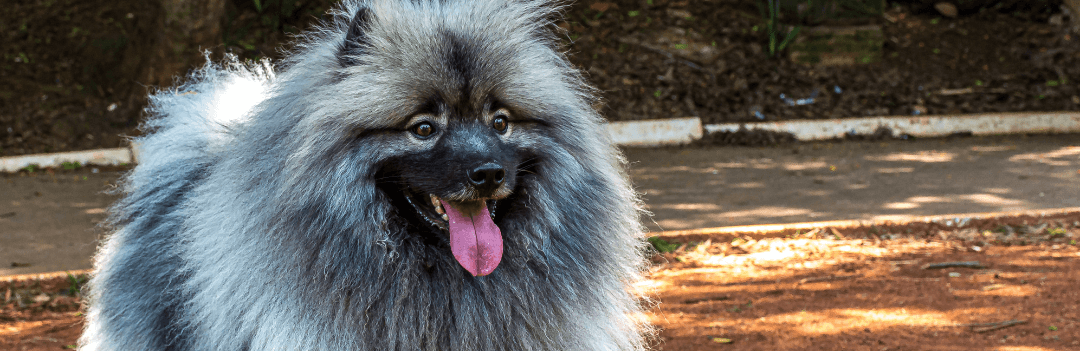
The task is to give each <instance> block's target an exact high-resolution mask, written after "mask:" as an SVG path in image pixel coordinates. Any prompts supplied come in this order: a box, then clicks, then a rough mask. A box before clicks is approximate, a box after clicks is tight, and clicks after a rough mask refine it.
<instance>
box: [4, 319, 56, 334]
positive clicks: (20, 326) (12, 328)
mask: <svg viewBox="0 0 1080 351" xmlns="http://www.w3.org/2000/svg"><path fill="white" fill-rule="evenodd" d="M45 323H47V322H46V321H35V322H15V323H12V324H7V325H4V326H0V336H14V335H17V334H19V333H20V332H22V331H23V330H26V329H30V328H35V327H40V326H42V325H45Z"/></svg>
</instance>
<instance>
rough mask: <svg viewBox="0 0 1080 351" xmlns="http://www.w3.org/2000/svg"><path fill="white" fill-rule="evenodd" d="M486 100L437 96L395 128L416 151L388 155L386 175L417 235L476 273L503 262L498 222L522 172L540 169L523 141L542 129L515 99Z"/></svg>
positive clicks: (384, 186)
mask: <svg viewBox="0 0 1080 351" xmlns="http://www.w3.org/2000/svg"><path fill="white" fill-rule="evenodd" d="M482 101H483V103H482V104H480V105H479V106H471V107H469V106H466V107H464V108H462V107H461V106H455V104H453V103H450V102H447V101H442V100H440V99H438V98H436V99H435V100H434V102H433V103H431V104H430V105H429V106H425V107H424V108H423V109H422V111H423V112H420V113H417V114H415V115H413V116H412V117H411V118H409V119H408V120H407V122H406V123H405V124H404V125H402V126H401V128H400V130H399V131H397V132H396V133H395V134H396V136H395V138H396V139H397V140H398V143H399V145H405V146H404V147H403V149H407V150H408V151H405V152H402V153H401V154H399V156H396V157H393V158H391V159H389V160H387V162H385V163H384V164H383V165H382V167H381V169H380V172H379V176H378V177H379V178H380V180H381V182H380V184H381V186H380V188H381V190H382V191H383V192H384V193H385V194H386V195H387V198H388V199H390V201H391V203H392V205H393V206H394V208H395V210H396V211H395V212H396V215H398V216H401V217H402V219H403V220H404V222H407V223H409V224H411V228H412V230H411V232H413V234H415V235H421V236H425V237H426V239H428V240H427V241H428V242H431V243H433V244H436V245H439V246H442V247H445V246H449V248H450V250H451V253H452V254H453V256H454V258H455V259H456V260H457V261H458V262H459V263H460V264H461V265H462V267H464V268H465V269H466V270H468V271H469V272H470V273H471V274H473V275H476V276H482V275H487V274H490V273H491V272H492V271H494V270H495V268H496V266H498V264H499V261H500V260H501V257H502V252H503V239H502V231H501V229H500V228H499V225H498V223H499V222H500V221H502V220H504V219H505V217H506V216H505V214H506V211H498V210H499V209H500V208H503V207H506V208H509V206H508V203H509V202H512V201H517V200H518V199H519V198H517V197H515V196H514V195H515V192H516V190H517V186H518V185H519V183H520V182H521V181H522V177H519V174H520V173H522V172H526V173H528V174H535V173H534V170H533V169H532V166H533V165H534V163H533V162H532V161H534V160H535V156H531V155H530V153H529V152H528V151H527V150H525V149H523V148H522V147H521V145H520V144H521V143H520V141H521V139H522V138H527V137H528V135H529V134H531V133H534V132H535V129H536V128H537V126H536V124H537V123H535V122H533V121H529V120H528V119H524V118H520V117H518V115H517V114H516V113H514V111H513V110H511V109H510V108H509V107H508V105H507V104H504V103H501V102H499V101H497V100H494V99H486V100H482ZM530 172H532V173H530ZM500 205H505V206H500ZM447 244H448V245H447Z"/></svg>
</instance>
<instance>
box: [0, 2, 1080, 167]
mask: <svg viewBox="0 0 1080 351" xmlns="http://www.w3.org/2000/svg"><path fill="white" fill-rule="evenodd" d="M332 2H333V1H331V0H300V1H273V0H271V1H263V2H262V3H264V4H266V6H268V7H267V8H266V9H264V10H263V11H261V12H260V11H257V10H256V9H255V5H254V4H255V3H256V2H254V1H250V0H230V1H226V3H227V4H226V9H227V11H226V12H227V14H226V19H227V20H226V23H225V26H224V33H222V38H221V43H220V44H219V45H216V46H213V47H209V48H206V49H211V50H213V51H214V52H215V54H216V55H220V54H223V53H226V52H229V53H234V54H236V55H238V56H240V57H241V58H244V59H253V60H254V59H259V58H262V57H268V58H271V59H277V58H280V56H281V50H280V49H279V48H280V47H283V46H284V45H287V41H288V40H289V38H290V35H292V34H295V33H297V32H299V31H300V30H302V29H306V28H309V27H310V25H311V24H312V23H313V22H315V20H316V19H317V18H318V17H319V16H321V14H323V13H324V12H325V11H326V10H327V9H328V8H329V7H330V5H331V4H332ZM757 3H758V1H756V0H701V1H692V2H691V1H680V0H648V1H646V0H612V1H592V0H581V1H573V2H572V4H571V5H570V6H568V7H567V8H566V9H565V15H566V18H567V19H566V21H562V22H559V23H558V24H557V25H558V26H559V27H561V28H563V29H564V30H565V32H564V33H561V34H560V36H561V37H563V38H564V39H563V41H564V44H565V45H567V46H566V49H567V53H568V55H569V56H570V60H571V61H572V62H573V63H574V64H575V65H576V66H578V67H579V68H581V69H582V70H584V71H585V72H586V75H587V78H588V80H589V81H591V82H592V83H593V84H594V85H595V86H596V87H597V88H598V89H599V91H600V94H601V95H602V96H603V98H604V104H603V106H601V110H602V112H603V114H604V115H605V116H607V118H609V119H611V120H634V119H655V118H670V117H685V116H700V117H701V118H702V119H703V120H704V121H705V122H706V123H717V122H754V121H760V120H765V121H771V120H783V119H822V118H840V117H861V116H878V115H912V114H915V113H920V114H944V113H949V114H955V113H973V112H993V111H1050V110H1075V109H1076V108H1077V107H1080V89H1077V85H1076V83H1077V82H1080V46H1078V45H1077V44H1076V43H1077V41H1078V40H1080V39H1078V38H1077V37H1076V34H1075V33H1071V32H1070V31H1069V29H1068V28H1069V27H1070V25H1069V19H1068V18H1067V17H1063V16H1061V10H1060V9H1059V5H1060V4H1061V0H1000V1H982V3H994V4H997V5H994V6H992V7H989V8H986V9H985V10H982V11H965V12H962V13H961V14H960V16H959V17H958V18H955V19H952V18H947V17H943V16H941V15H940V14H938V13H937V12H935V11H934V10H933V9H929V8H927V7H925V6H922V7H920V6H912V5H911V3H913V1H889V2H888V4H889V5H888V6H887V10H886V11H885V13H884V14H882V15H880V16H879V17H874V18H869V19H866V20H864V21H862V22H859V23H846V24H878V25H880V26H881V28H882V33H883V38H882V40H883V42H884V43H883V46H882V50H881V54H882V57H881V60H880V62H876V63H871V64H868V65H856V66H846V67H811V66H804V65H800V64H795V63H793V62H791V61H790V60H789V59H788V58H787V57H786V56H784V55H781V57H770V55H769V53H768V49H767V43H768V39H767V38H768V35H767V34H766V31H765V30H764V28H765V26H764V20H763V18H762V16H761V14H760V13H759V11H758V8H757ZM961 3H963V2H961ZM154 4H155V2H152V1H150V2H148V1H138V0H110V1H106V0H89V1H74V0H11V1H7V2H5V5H6V6H3V7H0V42H3V43H4V45H3V46H0V54H2V56H3V57H2V60H0V81H2V82H3V83H4V84H0V106H3V108H0V156H8V155H21V154H32V153H42V152H59V151H70V150H83V149H92V148H100V147H117V146H121V145H122V144H123V143H124V139H123V138H122V137H121V135H135V134H137V133H138V131H137V130H136V127H137V126H138V125H139V121H140V120H141V119H140V118H141V117H140V113H141V110H142V108H143V106H144V104H145V96H146V94H147V92H148V91H149V90H150V89H153V88H154V87H153V86H150V85H151V84H152V83H148V82H147V81H146V78H142V77H145V76H146V75H147V74H148V73H147V72H149V71H150V70H152V69H154V68H155V67H146V65H147V63H146V62H147V60H146V58H147V57H149V56H150V51H151V50H152V45H153V43H154V41H153V40H152V39H153V37H154V34H155V33H156V31H157V30H158V29H159V28H160V27H161V26H162V24H161V23H162V22H161V21H162V19H161V11H162V10H161V9H160V8H159V7H157V6H156V5H154ZM283 5H286V6H283ZM783 22H784V23H797V21H795V20H793V19H791V18H786V19H783ZM863 22H865V23H863ZM819 24H826V25H839V24H845V23H844V22H843V21H840V22H838V23H828V22H827V23H819ZM202 63H203V62H201V60H200V61H199V62H190V63H189V64H188V66H189V67H197V66H199V65H201V64H202ZM810 97H814V102H813V103H811V104H807V105H789V104H788V103H787V100H785V98H786V99H793V100H798V99H806V98H810ZM757 114H760V116H758V115H757Z"/></svg>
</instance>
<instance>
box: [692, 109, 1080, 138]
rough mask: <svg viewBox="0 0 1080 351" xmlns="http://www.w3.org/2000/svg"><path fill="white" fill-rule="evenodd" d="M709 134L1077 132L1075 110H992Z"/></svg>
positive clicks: (732, 126) (715, 127)
mask: <svg viewBox="0 0 1080 351" xmlns="http://www.w3.org/2000/svg"><path fill="white" fill-rule="evenodd" d="M704 128H705V131H707V132H709V133H717V132H735V131H738V130H739V129H742V128H745V129H747V130H762V131H771V132H781V133H791V134H793V135H794V136H795V138H796V139H798V140H827V139H836V138H843V137H844V136H845V135H846V134H848V133H850V134H860V135H870V134H874V132H875V131H877V130H878V128H889V129H891V130H892V133H893V135H904V134H907V135H912V136H917V137H939V136H947V135H951V134H955V133H972V134H974V135H993V134H1022V133H1076V132H1080V113H1078V112H1039V113H991V114H977V115H953V116H948V115H946V116H924V117H909V116H893V117H866V118H844V119H830V120H809V121H783V122H761V123H724V124H709V125H706V126H705V127H704Z"/></svg>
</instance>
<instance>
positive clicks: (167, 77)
mask: <svg viewBox="0 0 1080 351" xmlns="http://www.w3.org/2000/svg"><path fill="white" fill-rule="evenodd" d="M161 5H162V6H161V7H162V11H163V12H164V14H163V16H162V18H163V19H164V20H163V22H164V23H162V26H163V28H162V30H161V31H159V32H158V34H157V38H156V40H155V44H154V46H155V47H154V50H153V56H154V57H153V58H152V59H151V60H150V62H149V63H150V67H149V68H148V69H147V73H146V83H147V84H149V85H158V86H167V85H171V84H172V83H173V82H174V78H173V77H176V76H182V75H185V74H187V72H188V71H189V70H191V69H192V68H194V67H195V65H196V64H197V63H200V62H203V59H202V56H203V51H204V50H212V49H214V48H215V47H218V46H219V45H220V44H221V27H222V21H223V19H224V18H225V0H161Z"/></svg>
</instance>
